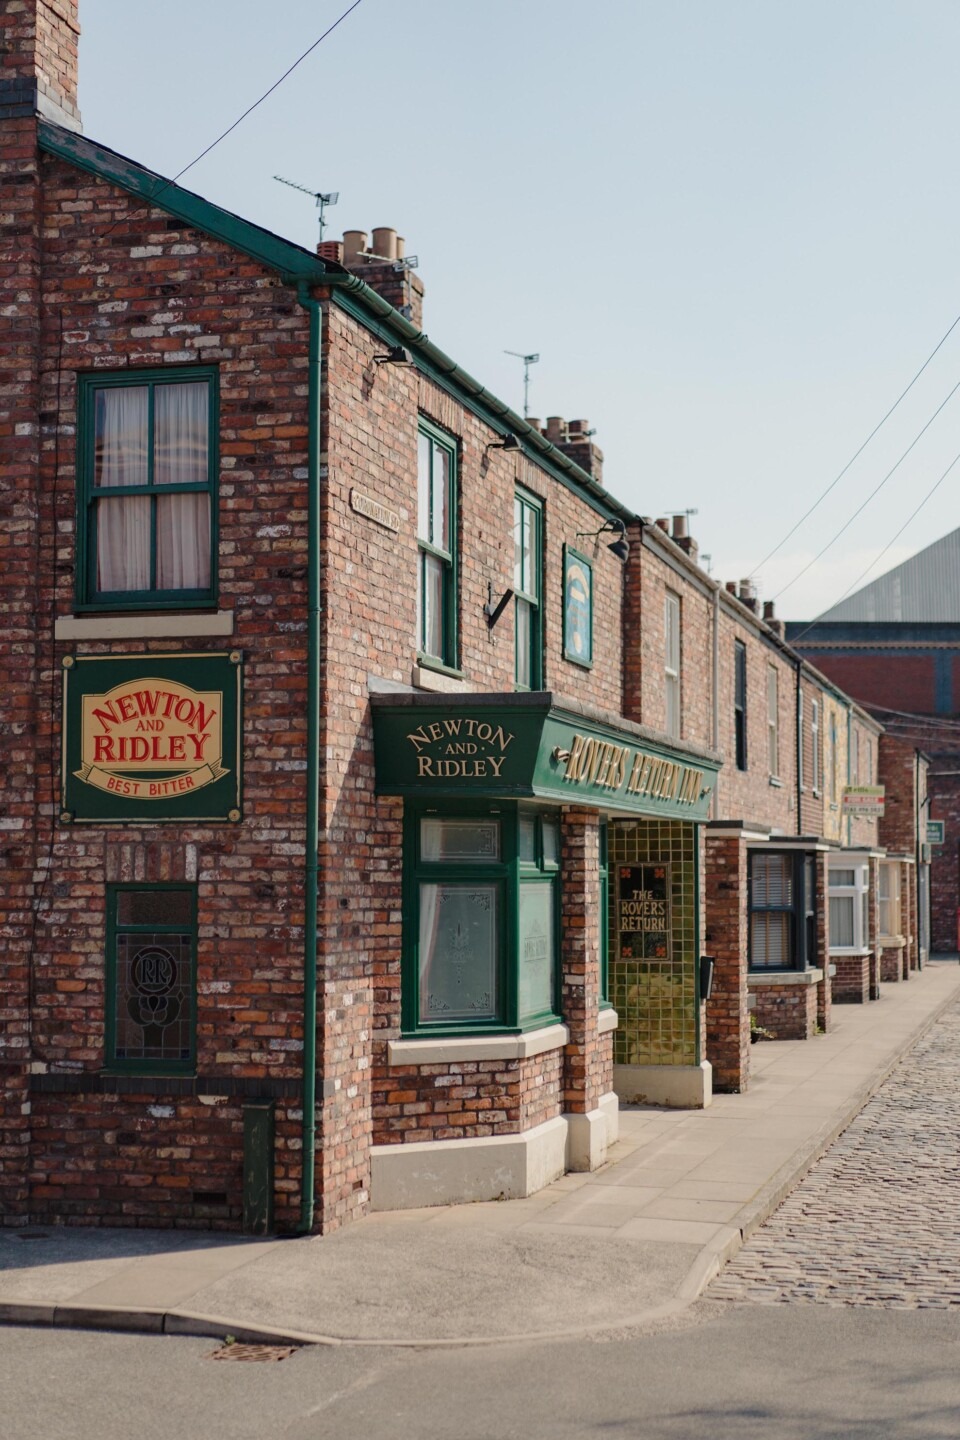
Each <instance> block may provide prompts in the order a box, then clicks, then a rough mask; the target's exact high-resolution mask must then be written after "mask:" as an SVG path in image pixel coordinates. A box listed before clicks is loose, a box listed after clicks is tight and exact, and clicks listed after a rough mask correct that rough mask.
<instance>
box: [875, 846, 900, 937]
mask: <svg viewBox="0 0 960 1440" xmlns="http://www.w3.org/2000/svg"><path fill="white" fill-rule="evenodd" d="M900 883H901V875H900V861H899V860H881V861H880V874H879V880H878V882H877V904H878V908H879V912H880V914H879V931H880V943H881V945H882V944H883V943H884V941H895V942H897V943H902V941H903V931H902V929H901V923H902V919H901V914H900ZM885 890H886V891H887V893H886V894H884V891H885ZM884 916H886V918H887V919H888V920H892V921H893V924H892V925H890V926H885V925H884V923H883V921H884Z"/></svg>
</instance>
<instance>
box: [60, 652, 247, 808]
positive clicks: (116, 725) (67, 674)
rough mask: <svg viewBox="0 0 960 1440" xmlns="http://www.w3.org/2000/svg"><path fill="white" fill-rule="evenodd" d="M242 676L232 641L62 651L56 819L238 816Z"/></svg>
mask: <svg viewBox="0 0 960 1440" xmlns="http://www.w3.org/2000/svg"><path fill="white" fill-rule="evenodd" d="M242 684H243V665H242V656H241V654H240V651H239V650H235V651H233V652H231V653H230V654H195V655H149V654H144V655H111V656H104V655H89V656H87V655H68V656H66V658H65V659H64V661H63V716H64V727H63V781H62V797H61V815H60V818H61V820H62V821H63V822H64V823H65V824H69V823H71V822H75V821H89V822H94V823H97V824H122V823H123V822H125V821H126V822H129V823H136V824H138V825H140V824H143V823H144V822H145V821H146V822H150V821H166V820H225V821H228V822H230V823H236V822H237V821H239V820H240V818H241V811H240V755H241V733H242V732H241V715H240V711H241V693H242Z"/></svg>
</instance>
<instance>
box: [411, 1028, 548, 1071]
mask: <svg viewBox="0 0 960 1440" xmlns="http://www.w3.org/2000/svg"><path fill="white" fill-rule="evenodd" d="M569 1039H570V1032H569V1030H568V1029H567V1027H566V1025H545V1026H544V1027H543V1028H542V1029H541V1030H528V1031H526V1033H525V1034H523V1035H444V1036H443V1037H440V1036H437V1038H436V1039H410V1040H388V1041H387V1064H388V1065H443V1064H446V1063H447V1061H451V1060H528V1059H529V1058H530V1057H531V1056H532V1055H542V1054H543V1053H544V1051H546V1050H560V1049H562V1048H563V1046H564V1045H566V1044H567V1043H568V1041H569Z"/></svg>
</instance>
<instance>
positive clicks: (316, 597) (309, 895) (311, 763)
mask: <svg viewBox="0 0 960 1440" xmlns="http://www.w3.org/2000/svg"><path fill="white" fill-rule="evenodd" d="M297 299H298V301H299V302H300V304H301V305H302V306H303V307H304V309H305V310H306V311H307V314H308V315H309V317H310V347H309V352H308V369H307V374H308V392H307V415H308V420H307V425H308V432H307V547H308V549H307V836H306V857H305V861H304V874H303V892H304V900H303V903H304V923H303V1118H302V1121H301V1147H300V1159H301V1172H300V1222H299V1225H298V1226H297V1233H298V1234H301V1235H309V1234H310V1233H311V1231H312V1230H313V1211H314V1184H313V1173H314V1165H315V1161H316V1150H317V1121H316V1115H317V897H318V869H319V861H318V850H319V835H320V828H319V808H320V773H319V771H320V360H321V311H320V302H319V300H315V299H314V298H313V296H312V295H311V294H310V287H309V285H308V284H307V283H306V282H305V281H301V282H300V284H299V285H298V286H297Z"/></svg>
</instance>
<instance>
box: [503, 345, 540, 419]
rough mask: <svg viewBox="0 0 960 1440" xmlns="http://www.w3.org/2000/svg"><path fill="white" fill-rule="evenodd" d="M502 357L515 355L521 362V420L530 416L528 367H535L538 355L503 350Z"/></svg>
mask: <svg viewBox="0 0 960 1440" xmlns="http://www.w3.org/2000/svg"><path fill="white" fill-rule="evenodd" d="M503 353H504V355H515V356H516V358H517V359H518V360H522V361H523V418H524V420H526V418H527V416H528V415H529V414H530V366H531V365H536V363H537V361H538V360H539V359H540V356H539V355H523V354H521V352H520V351H519V350H504V352H503Z"/></svg>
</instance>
